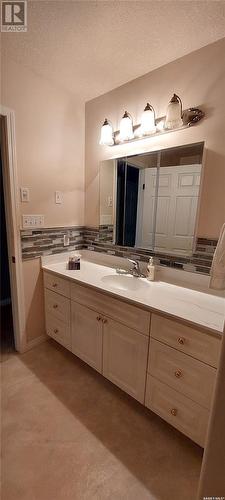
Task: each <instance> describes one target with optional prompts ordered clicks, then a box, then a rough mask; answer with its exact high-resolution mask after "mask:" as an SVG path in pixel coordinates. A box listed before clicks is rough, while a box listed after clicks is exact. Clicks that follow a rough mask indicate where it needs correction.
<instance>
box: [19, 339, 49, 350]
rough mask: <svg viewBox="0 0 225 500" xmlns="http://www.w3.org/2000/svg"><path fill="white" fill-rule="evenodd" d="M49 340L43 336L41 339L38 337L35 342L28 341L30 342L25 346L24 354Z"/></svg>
mask: <svg viewBox="0 0 225 500" xmlns="http://www.w3.org/2000/svg"><path fill="white" fill-rule="evenodd" d="M46 340H48V336H47V335H41V336H40V337H37V338H36V339H33V340H28V342H27V343H26V344H25V345H24V346H23V350H22V352H27V351H30V350H31V349H33V348H34V347H36V346H37V345H39V344H42V342H46Z"/></svg>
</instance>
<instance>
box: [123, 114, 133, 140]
mask: <svg viewBox="0 0 225 500" xmlns="http://www.w3.org/2000/svg"><path fill="white" fill-rule="evenodd" d="M133 138H134V132H133V123H132V118H131V116H130V115H129V114H128V113H127V111H125V113H124V115H123V118H122V120H121V122H120V140H121V141H129V140H130V139H133Z"/></svg>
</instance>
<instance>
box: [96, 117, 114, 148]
mask: <svg viewBox="0 0 225 500" xmlns="http://www.w3.org/2000/svg"><path fill="white" fill-rule="evenodd" d="M99 144H100V145H101V146H113V144H114V135H113V127H112V125H111V124H110V123H109V122H108V120H107V118H105V121H104V123H103V125H102V128H101V137H100V141H99Z"/></svg>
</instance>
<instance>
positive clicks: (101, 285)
mask: <svg viewBox="0 0 225 500" xmlns="http://www.w3.org/2000/svg"><path fill="white" fill-rule="evenodd" d="M47 260H48V259H47ZM49 260H50V259H49ZM42 267H43V269H45V270H46V271H50V272H53V273H56V274H57V275H59V276H61V277H64V278H69V279H70V280H72V281H74V282H77V283H79V284H84V285H88V286H91V287H94V288H95V289H99V291H102V292H108V293H110V294H112V295H113V296H115V297H117V298H121V299H125V300H126V301H129V302H132V303H135V304H136V305H141V306H144V307H147V308H149V309H151V310H155V311H158V312H162V313H166V314H169V315H172V316H173V317H176V318H179V319H184V320H186V321H188V322H190V323H191V324H193V325H197V326H202V327H204V328H207V329H209V330H211V331H213V332H217V333H220V334H221V333H223V328H224V320H225V297H224V296H218V295H215V294H211V293H210V290H204V291H199V290H196V289H193V288H190V287H187V288H186V287H184V286H178V285H175V284H171V283H166V282H164V281H154V282H149V281H147V280H146V279H144V278H133V277H132V278H130V279H132V280H141V281H143V282H144V283H145V286H144V287H143V289H142V288H140V289H137V290H135V289H133V290H126V289H122V288H123V287H122V286H121V289H119V290H116V289H115V288H114V287H113V288H112V286H111V285H109V284H108V283H106V282H105V277H106V276H113V275H117V274H116V270H115V269H114V268H112V267H108V266H105V265H100V264H99V263H94V262H89V261H87V260H83V259H81V270H80V271H70V270H68V269H67V264H66V261H63V262H62V261H61V262H50V261H49V262H44V260H43V263H42ZM117 276H118V275H117ZM103 278H104V279H103ZM134 288H135V286H134Z"/></svg>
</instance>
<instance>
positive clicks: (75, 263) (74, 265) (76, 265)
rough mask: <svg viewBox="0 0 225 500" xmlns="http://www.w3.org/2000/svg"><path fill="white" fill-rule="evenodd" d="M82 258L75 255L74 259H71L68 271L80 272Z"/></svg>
mask: <svg viewBox="0 0 225 500" xmlns="http://www.w3.org/2000/svg"><path fill="white" fill-rule="evenodd" d="M80 258H81V255H80V254H77V255H73V256H72V257H69V261H68V269H69V270H70V271H74V270H75V271H79V270H80Z"/></svg>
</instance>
